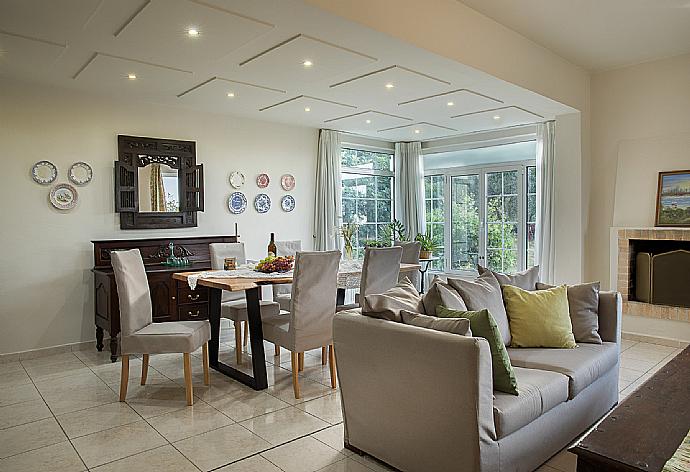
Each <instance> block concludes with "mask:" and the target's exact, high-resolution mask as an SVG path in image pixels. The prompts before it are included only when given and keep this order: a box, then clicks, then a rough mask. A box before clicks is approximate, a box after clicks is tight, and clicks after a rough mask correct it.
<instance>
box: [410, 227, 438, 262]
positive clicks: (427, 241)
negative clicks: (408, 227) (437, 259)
mask: <svg viewBox="0 0 690 472" xmlns="http://www.w3.org/2000/svg"><path fill="white" fill-rule="evenodd" d="M414 239H415V241H419V242H420V243H422V247H421V250H420V251H419V258H420V259H431V257H432V256H433V255H434V250H435V249H436V243H435V242H434V238H432V236H431V234H429V233H426V234H422V233H419V234H417V237H415V238H414Z"/></svg>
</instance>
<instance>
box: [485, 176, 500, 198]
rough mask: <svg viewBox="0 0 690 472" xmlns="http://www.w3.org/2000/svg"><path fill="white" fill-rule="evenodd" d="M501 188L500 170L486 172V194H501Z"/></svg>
mask: <svg viewBox="0 0 690 472" xmlns="http://www.w3.org/2000/svg"><path fill="white" fill-rule="evenodd" d="M502 189H503V179H502V173H501V172H490V173H488V174H486V194H487V195H501V193H502V192H501V190H502Z"/></svg>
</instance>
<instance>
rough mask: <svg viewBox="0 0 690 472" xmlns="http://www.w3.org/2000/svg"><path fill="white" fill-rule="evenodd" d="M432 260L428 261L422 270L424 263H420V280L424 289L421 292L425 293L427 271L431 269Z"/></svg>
mask: <svg viewBox="0 0 690 472" xmlns="http://www.w3.org/2000/svg"><path fill="white" fill-rule="evenodd" d="M430 263H431V261H426V266H425V267H424V270H422V265H421V264H420V265H419V273H420V274H421V279H422V280H420V281H419V282H420V288H421V289H422V290H421V291H420V292H419V293H424V280H425V279H426V272H427V271H428V270H429V264H430Z"/></svg>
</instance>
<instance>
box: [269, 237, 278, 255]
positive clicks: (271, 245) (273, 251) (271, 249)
mask: <svg viewBox="0 0 690 472" xmlns="http://www.w3.org/2000/svg"><path fill="white" fill-rule="evenodd" d="M275 236H276V235H275V233H271V242H269V243H268V255H269V256H275V255H276V251H277V250H276V241H275Z"/></svg>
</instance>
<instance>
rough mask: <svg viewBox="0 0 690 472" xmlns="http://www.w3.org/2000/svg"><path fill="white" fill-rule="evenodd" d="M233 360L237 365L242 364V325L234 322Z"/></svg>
mask: <svg viewBox="0 0 690 472" xmlns="http://www.w3.org/2000/svg"><path fill="white" fill-rule="evenodd" d="M235 359H236V360H237V365H240V364H241V363H242V323H240V322H239V321H235Z"/></svg>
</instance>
